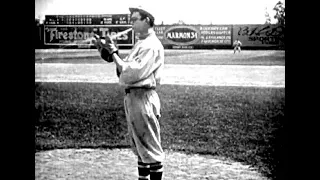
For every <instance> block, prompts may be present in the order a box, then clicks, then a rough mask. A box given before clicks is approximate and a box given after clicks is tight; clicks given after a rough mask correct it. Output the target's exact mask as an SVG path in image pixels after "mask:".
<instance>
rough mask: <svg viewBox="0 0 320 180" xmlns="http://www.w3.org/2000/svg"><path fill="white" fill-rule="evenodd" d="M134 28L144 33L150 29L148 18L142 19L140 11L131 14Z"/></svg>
mask: <svg viewBox="0 0 320 180" xmlns="http://www.w3.org/2000/svg"><path fill="white" fill-rule="evenodd" d="M131 24H132V28H133V30H134V31H135V32H137V33H144V32H146V31H147V30H148V23H147V22H146V19H144V20H141V16H140V13H139V12H133V13H132V15H131Z"/></svg>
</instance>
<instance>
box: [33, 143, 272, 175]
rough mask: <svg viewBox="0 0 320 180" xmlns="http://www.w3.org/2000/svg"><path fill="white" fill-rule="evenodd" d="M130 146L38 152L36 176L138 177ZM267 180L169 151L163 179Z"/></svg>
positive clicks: (252, 171)
mask: <svg viewBox="0 0 320 180" xmlns="http://www.w3.org/2000/svg"><path fill="white" fill-rule="evenodd" d="M136 163H137V159H136V157H135V156H134V154H133V153H132V152H131V151H130V150H129V149H113V150H103V149H64V150H61V149H56V150H51V151H43V152H38V153H36V154H35V165H36V166H35V177H36V178H35V179H36V180H42V179H49V180H51V179H52V180H56V179H77V180H90V179H95V180H99V179H101V180H102V179H104V180H106V179H108V180H131V179H133V180H135V179H138V172H137V164H136ZM200 179H204V180H267V178H265V177H263V176H262V175H261V174H259V173H258V172H257V171H256V170H255V169H252V168H250V167H249V166H247V165H243V164H241V163H238V162H232V161H227V160H219V159H217V158H214V157H213V156H209V155H206V156H204V155H187V154H183V153H179V152H172V151H166V159H165V161H164V174H163V180H200Z"/></svg>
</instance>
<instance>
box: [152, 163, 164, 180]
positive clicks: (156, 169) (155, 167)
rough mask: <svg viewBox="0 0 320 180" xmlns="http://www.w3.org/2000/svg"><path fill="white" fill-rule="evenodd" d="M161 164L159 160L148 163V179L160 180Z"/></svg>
mask: <svg viewBox="0 0 320 180" xmlns="http://www.w3.org/2000/svg"><path fill="white" fill-rule="evenodd" d="M162 172H163V165H162V163H161V162H156V163H152V164H150V180H161V178H162Z"/></svg>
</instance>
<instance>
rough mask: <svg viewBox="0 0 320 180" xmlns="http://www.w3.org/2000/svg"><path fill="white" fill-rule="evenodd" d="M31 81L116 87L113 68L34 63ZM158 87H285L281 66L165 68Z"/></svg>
mask: <svg viewBox="0 0 320 180" xmlns="http://www.w3.org/2000/svg"><path fill="white" fill-rule="evenodd" d="M35 81H37V82H39V81H41V82H93V83H117V82H118V78H117V76H116V74H115V65H114V64H66V63H60V64H59V63H44V64H41V63H36V64H35ZM162 84H183V85H208V86H252V87H281V88H283V87H285V67H284V66H236V65H165V68H164V73H163V80H162Z"/></svg>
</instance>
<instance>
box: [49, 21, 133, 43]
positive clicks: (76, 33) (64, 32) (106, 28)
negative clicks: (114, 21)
mask: <svg viewBox="0 0 320 180" xmlns="http://www.w3.org/2000/svg"><path fill="white" fill-rule="evenodd" d="M128 28H131V25H45V26H44V44H45V45H66V44H68V45H86V44H91V41H86V40H87V39H90V38H92V37H93V35H94V34H98V35H100V36H102V37H105V36H106V35H111V36H112V35H115V34H117V33H118V32H121V31H124V30H126V29H128ZM132 37H134V36H133V32H132V31H130V32H129V33H128V34H124V35H121V36H120V37H118V38H117V39H116V40H117V45H119V46H133V44H134V41H133V38H132Z"/></svg>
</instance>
